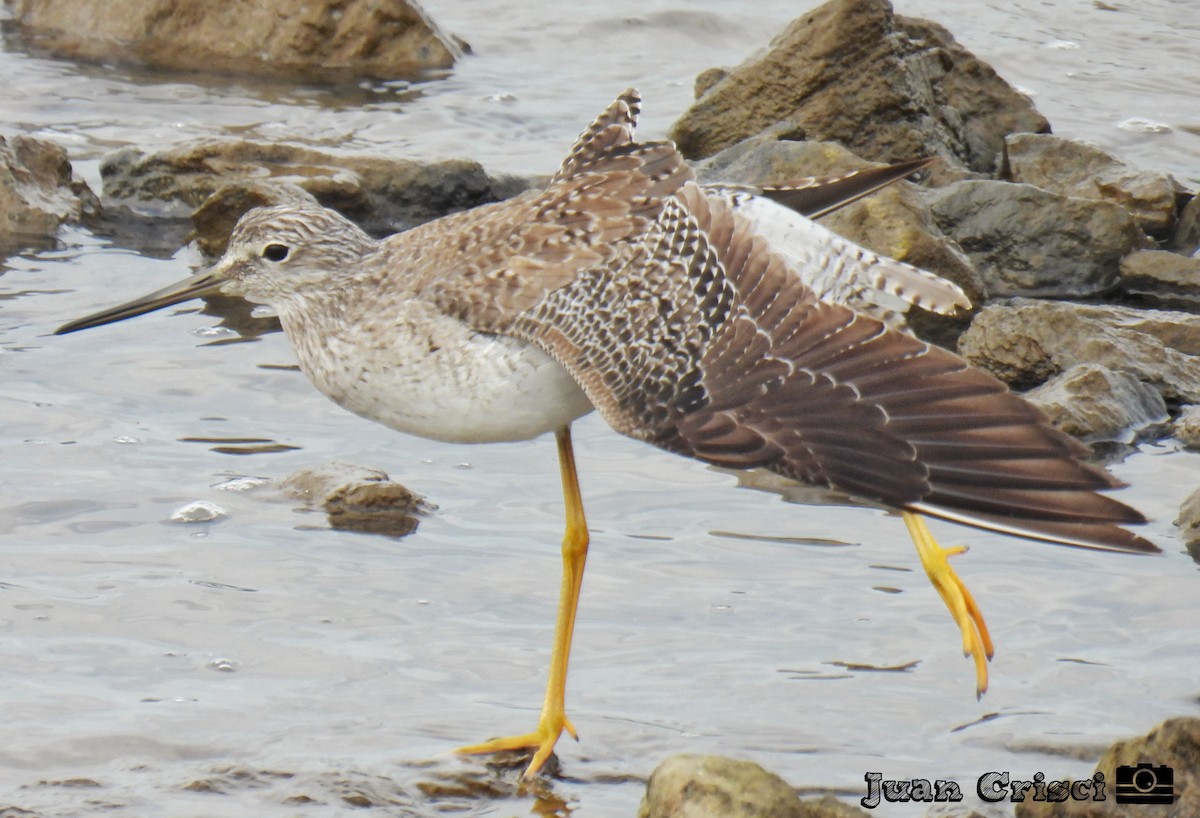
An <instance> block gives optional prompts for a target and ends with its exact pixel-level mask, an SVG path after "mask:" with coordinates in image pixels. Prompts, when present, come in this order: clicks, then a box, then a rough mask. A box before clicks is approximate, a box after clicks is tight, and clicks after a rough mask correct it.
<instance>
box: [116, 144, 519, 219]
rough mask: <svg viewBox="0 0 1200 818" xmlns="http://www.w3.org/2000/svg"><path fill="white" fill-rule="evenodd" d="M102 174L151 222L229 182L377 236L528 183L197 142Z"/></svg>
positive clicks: (278, 148) (123, 162)
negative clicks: (291, 196)
mask: <svg viewBox="0 0 1200 818" xmlns="http://www.w3.org/2000/svg"><path fill="white" fill-rule="evenodd" d="M100 174H101V176H102V177H103V179H104V195H105V197H106V198H107V199H111V200H112V202H113V204H120V205H124V206H127V207H130V208H132V209H134V210H138V211H142V212H149V213H152V214H155V215H177V216H186V215H187V214H189V213H190V212H191V211H192V210H194V209H195V208H197V207H200V205H202V204H203V203H204V201H205V200H206V199H208V197H210V196H212V195H213V194H214V193H216V192H217V191H218V190H220V189H221V188H222V187H224V186H225V185H227V184H231V183H253V182H263V181H267V180H269V181H271V182H274V183H287V184H291V185H295V186H297V187H300V188H302V189H303V190H305V191H306V192H307V193H309V194H310V195H311V196H313V197H314V198H315V199H316V200H317V201H319V202H320V203H321V204H322V205H324V206H326V207H331V208H333V209H335V210H338V211H340V212H341V213H343V214H345V215H346V216H347V217H349V218H351V219H354V220H355V221H357V222H359V223H360V224H361V225H362V226H363V228H364V229H366V230H367V231H368V232H372V233H375V234H379V235H382V234H387V233H394V232H396V231H397V230H400V229H404V228H407V227H411V226H412V225H414V224H419V223H421V222H424V221H428V220H429V219H432V218H436V217H438V216H442V215H445V214H446V213H450V212H453V211H457V210H465V209H468V208H472V207H476V206H478V205H481V204H487V203H488V202H494V201H498V200H500V199H504V198H508V197H509V196H512V195H514V194H515V193H517V192H519V191H520V190H523V189H524V188H525V187H528V186H529V185H530V184H531V181H530V180H526V179H518V178H515V177H508V176H505V177H492V176H489V175H488V174H487V173H486V172H485V171H484V169H483V168H482V167H481V166H480V165H479V163H477V162H473V161H470V160H467V159H449V160H445V161H441V162H429V163H423V162H415V161H412V160H407V159H388V158H385V157H377V156H335V155H333V154H328V153H323V152H321V151H317V150H313V149H311V148H301V147H296V146H293V145H267V144H260V143H255V142H243V141H238V140H201V141H198V142H189V143H185V144H183V145H179V146H176V147H172V148H168V149H167V150H163V151H159V152H157V153H146V152H144V151H142V150H141V149H139V148H124V149H121V150H118V151H115V152H114V153H111V154H109V155H108V156H106V157H105V158H104V161H103V163H102V164H101V166H100Z"/></svg>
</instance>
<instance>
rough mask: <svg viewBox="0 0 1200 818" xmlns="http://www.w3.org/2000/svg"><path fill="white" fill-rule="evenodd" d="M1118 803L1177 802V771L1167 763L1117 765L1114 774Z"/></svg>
mask: <svg viewBox="0 0 1200 818" xmlns="http://www.w3.org/2000/svg"><path fill="white" fill-rule="evenodd" d="M1113 778H1114V780H1115V781H1116V785H1117V793H1116V799H1115V800H1116V802H1117V803H1118V804H1173V803H1175V771H1174V770H1173V769H1171V768H1170V767H1168V766H1167V765H1165V764H1159V765H1157V766H1155V765H1153V764H1150V763H1148V762H1142V763H1141V764H1138V765H1137V766H1134V767H1130V766H1128V765H1123V766H1120V767H1117V769H1116V770H1115V771H1114V775H1113Z"/></svg>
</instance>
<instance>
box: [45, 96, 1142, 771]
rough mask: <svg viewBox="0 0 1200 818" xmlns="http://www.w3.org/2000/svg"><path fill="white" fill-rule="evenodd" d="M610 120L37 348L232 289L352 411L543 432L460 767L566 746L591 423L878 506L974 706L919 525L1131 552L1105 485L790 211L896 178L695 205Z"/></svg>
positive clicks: (691, 188)
mask: <svg viewBox="0 0 1200 818" xmlns="http://www.w3.org/2000/svg"><path fill="white" fill-rule="evenodd" d="M638 105H639V100H638V96H637V94H636V92H634V91H632V90H630V91H627V92H626V93H624V94H622V95H621V96H620V97H619V98H618V99H617V100H616V101H615V102H614V103H613V104H612V105H611V106H610V107H609V108H608V109H607V110H606V111H605V112H604V113H603V114H602V115H601V116H600V117H599V118H598V119H597V120H596V121H595V122H594V123H593V124H592V125H591V126H590V127H589V128H588V129H586V130H585V131H584V132H583V134H582V135H581V136H580V138H579V140H578V141H577V142H576V143H575V145H574V147H572V149H571V151H570V153H569V154H568V156H567V158H566V160H565V161H564V162H563V164H562V167H561V168H560V169H559V171H558V173H557V174H556V175H555V176H554V177H553V179H552V180H551V182H550V183H549V185H548V186H547V187H546V188H545V189H544V190H540V191H531V192H527V193H525V194H523V195H520V196H517V197H516V198H514V199H510V200H508V201H504V202H499V203H496V204H490V205H486V206H483V207H479V208H476V209H474V210H470V211H467V212H464V213H457V214H453V215H450V216H446V217H444V218H441V219H438V220H436V221H433V222H430V223H427V224H425V225H422V226H419V227H416V228H413V229H411V230H409V231H407V232H405V233H400V234H397V235H394V236H391V237H389V238H387V239H384V240H382V241H376V240H375V239H372V238H371V237H369V236H368V235H366V234H365V233H364V232H362V231H361V230H360V229H359V228H357V227H356V226H355V225H353V224H352V223H351V222H349V221H347V220H346V219H345V218H343V217H342V216H340V215H339V214H337V213H335V212H334V211H332V210H328V209H325V208H321V207H315V206H314V207H295V206H277V207H267V208H259V209H255V210H252V211H250V212H248V213H247V214H246V215H245V216H243V217H242V219H241V220H240V221H239V222H238V224H237V227H236V228H235V229H234V231H233V235H232V237H231V239H230V242H229V247H228V250H227V251H226V253H225V255H224V256H223V257H222V258H221V259H220V261H219V262H218V263H217V264H216V265H215V266H213V267H212V268H210V269H209V270H207V271H206V272H203V273H201V274H199V275H197V276H194V277H192V278H189V279H187V280H185V281H183V282H180V283H178V284H176V285H173V286H171V287H167V288H166V289H163V290H159V291H158V292H155V293H152V294H150V295H148V296H145V297H143V298H139V299H137V300H135V301H131V302H129V303H127V304H124V305H122V306H118V307H114V308H112V309H107V310H104V311H102V312H99V313H96V314H94V315H91V316H88V317H86V318H83V319H80V320H78V321H74V322H71V323H69V324H66V325H64V326H63V327H61V328H60V329H59V330H58V332H59V333H67V332H72V331H75V330H80V329H85V328H87V327H94V326H98V325H100V324H106V323H109V322H112V321H117V320H120V319H123V318H129V317H132V316H135V315H140V314H142V313H145V312H149V311H151V310H155V309H158V308H160V307H165V306H168V305H170V304H176V303H179V302H181V301H185V300H187V299H191V298H196V297H201V296H204V295H208V294H213V293H218V292H220V293H225V294H229V295H239V296H243V297H245V298H247V299H249V300H251V301H254V302H260V303H264V304H268V305H270V306H271V307H272V308H273V309H274V310H275V311H276V312H277V313H278V315H279V317H280V320H281V321H282V324H283V328H284V331H285V332H286V334H287V337H288V339H289V340H290V341H291V343H292V345H293V346H294V348H295V350H296V354H297V356H298V358H299V361H300V368H301V369H302V370H303V371H304V373H305V374H306V375H307V376H308V377H309V378H310V379H311V380H312V382H313V383H314V384H315V385H316V387H317V388H318V389H320V390H321V391H322V392H323V393H325V394H326V395H327V396H328V397H330V398H331V399H332V400H334V401H335V402H337V403H339V404H341V405H342V406H344V407H346V408H347V409H349V410H351V411H352V412H356V413H358V414H360V415H362V416H363V417H366V418H368V419H370V420H374V421H377V422H379V423H383V424H385V425H387V426H390V427H392V428H394V429H398V430H400V431H404V432H409V433H411V434H417V435H422V436H425V437H429V438H435V439H438V440H447V441H459V442H469V443H483V442H495V441H511V440H524V439H529V438H533V437H536V436H538V435H541V434H544V433H546V432H553V433H554V434H555V436H556V439H557V444H558V454H559V463H560V468H561V472H562V484H563V493H564V498H565V503H566V533H565V535H564V538H563V577H562V586H561V591H560V600H559V606H558V620H557V625H556V634H555V640H554V649H553V654H552V658H551V662H550V674H549V680H548V683H547V687H546V696H545V701H544V704H543V708H542V713H541V717H540V719H539V721H538V724H537V727H536V728H535V730H534V731H533V732H531V733H527V734H524V735H519V736H513V737H510V738H502V739H494V740H492V741H487V742H484V743H482V744H477V745H473V746H470V747H465V748H463V751H464V752H468V753H490V752H496V751H500V750H506V749H519V748H532V749H534V750H535V752H534V756H533V759H532V761H531V762H530V763H529V766H528V768H527V770H526V775H532V774H535V773H536V772H537V771H538V770H539V769H540V768H541V766H542V764H543V763H544V762H545V760H546V758H547V757H548V756H549V755H550V753H551V751H552V750H553V748H554V746H555V743H556V742H557V740H558V738H559V736H560V735H561V733H562V732H563V731H564V730H565V731H567V732H568V733H570V734H571V735H572V736H575V735H576V733H575V728H574V727H573V726H572V724H571V722H570V721H569V720H568V719H567V716H566V710H565V688H566V675H567V662H568V656H569V651H570V645H571V634H572V630H573V628H574V623H575V613H576V606H577V602H578V598H579V589H580V584H581V582H582V580H583V569H584V561H585V558H586V555H587V547H588V531H587V525H586V522H585V520H584V514H583V501H582V499H581V497H580V492H579V483H578V480H577V477H576V472H575V462H574V456H573V452H572V447H571V437H570V431H569V430H570V424H571V422H572V421H574V420H575V419H576V418H578V417H580V416H581V415H584V414H586V413H587V412H590V411H591V410H592V409H593V408H595V409H597V410H598V411H599V412H600V414H601V415H602V416H603V417H604V419H605V420H606V421H607V422H608V423H609V424H610V425H611V426H612V427H613V428H614V429H616V430H617V431H618V432H621V433H622V434H625V435H629V436H630V437H633V438H637V439H638V440H643V441H646V442H648V443H651V444H653V445H655V446H658V447H660V448H663V449H666V450H669V451H672V452H677V453H679V454H684V455H688V456H690V457H694V458H697V459H700V460H703V461H705V462H708V463H713V464H717V465H720V466H726V467H734V468H745V469H748V468H756V467H761V468H767V469H770V470H772V471H775V472H777V473H779V474H781V475H784V476H786V477H789V478H792V479H795V480H798V481H801V482H804V483H810V484H816V485H824V486H832V487H835V488H838V489H841V490H843V491H846V492H849V493H851V494H855V495H859V496H862V497H865V498H868V499H871V500H874V501H877V502H881V503H884V504H886V505H888V506H891V507H894V508H896V509H898V510H900V512H901V514H902V516H903V519H904V522H905V523H906V525H907V526H908V529H909V532H910V534H911V536H912V539H913V541H914V543H915V544H916V546H917V550H918V553H919V554H920V557H921V561H922V563H923V564H924V566H925V569H926V571H927V573H928V574H929V576H930V578H931V579H932V581H933V583H934V585H935V586H936V587H937V589H938V591H939V593H940V594H941V595H942V597H943V598H944V600H945V602H946V604H947V606H948V607H949V608H950V610H951V613H952V614H953V616H954V618H955V621H956V622H957V623H958V625H959V627H960V628H961V629H962V633H963V645H964V650H965V651H966V652H967V653H968V654H970V655H971V656H972V657H973V658H974V661H975V667H976V679H977V690H978V691H979V692H982V690H983V689H984V688H985V686H986V683H987V664H986V662H987V658H989V657H990V656H991V652H992V646H991V641H990V639H989V637H988V633H987V628H986V626H985V623H984V620H983V617H982V616H981V615H980V613H979V610H978V608H977V607H976V605H975V602H974V600H973V599H972V598H971V595H970V593H969V592H968V591H967V589H966V588H965V586H964V585H963V584H962V582H961V581H960V580H959V578H958V577H957V575H956V574H955V572H954V571H953V570H952V569H951V568H950V566H949V564H948V562H947V556H948V555H950V554H952V553H955V551H954V550H953V549H952V550H944V549H942V548H941V547H940V546H939V545H938V544H937V543H936V542H935V541H934V539H933V537H932V536H931V535H930V533H929V531H928V529H927V528H926V526H925V523H924V520H923V518H922V516H921V515H931V516H935V517H941V518H944V519H948V520H952V521H955V522H960V523H965V524H967V525H972V526H977V527H979V528H984V529H991V530H996V531H1001V532H1005V533H1010V534H1016V535H1020V536H1025V537H1032V538H1036V539H1041V540H1046V541H1049V542H1056V543H1066V544H1069V545H1080V546H1090V547H1099V548H1109V549H1115V550H1123V551H1155V550H1157V549H1156V548H1155V547H1154V546H1153V545H1152V544H1151V543H1149V542H1148V541H1146V540H1145V539H1143V538H1141V537H1138V536H1136V535H1134V534H1133V533H1131V532H1129V531H1127V530H1125V529H1123V528H1121V527H1120V526H1121V525H1123V524H1131V523H1140V522H1144V519H1143V517H1142V515H1141V514H1139V513H1138V512H1137V511H1135V510H1134V509H1132V508H1130V507H1128V506H1126V505H1124V504H1122V503H1120V502H1118V501H1116V500H1113V499H1111V498H1109V497H1107V496H1105V495H1102V494H1100V493H1098V492H1099V491H1102V490H1105V489H1111V488H1114V487H1117V486H1118V485H1119V484H1118V483H1117V481H1116V480H1115V479H1113V478H1112V477H1111V476H1110V475H1108V474H1107V473H1106V472H1104V471H1102V470H1100V469H1098V468H1095V467H1092V466H1089V465H1087V464H1085V463H1083V462H1081V457H1083V456H1084V455H1085V454H1086V453H1087V450H1086V448H1085V447H1084V446H1083V445H1081V444H1080V443H1078V442H1076V441H1075V440H1073V439H1071V438H1069V437H1067V436H1066V435H1064V434H1061V433H1060V432H1058V431H1055V430H1054V429H1053V428H1051V427H1050V426H1049V425H1048V424H1047V423H1046V421H1045V419H1044V418H1043V416H1042V415H1041V413H1040V412H1039V411H1038V410H1037V409H1035V408H1034V407H1033V406H1032V405H1030V404H1029V403H1027V402H1026V401H1024V400H1023V399H1021V398H1020V397H1018V396H1016V395H1014V394H1012V393H1011V392H1010V391H1009V390H1008V389H1007V387H1005V386H1004V385H1003V384H1002V383H1000V382H999V381H997V380H996V379H995V378H993V377H991V376H990V375H988V374H986V373H984V372H982V371H980V370H979V369H976V368H974V367H971V366H970V365H968V364H967V363H966V362H965V361H963V360H962V359H961V358H959V357H957V356H956V355H954V354H952V353H950V352H947V351H945V350H943V349H941V348H938V347H936V346H933V345H931V344H929V343H926V342H924V341H921V340H919V339H918V338H916V337H914V336H913V335H911V334H909V333H908V332H906V331H904V330H903V329H901V328H898V327H894V326H889V323H891V324H896V323H898V319H897V316H898V314H899V313H898V309H897V305H900V306H903V305H905V304H906V303H911V302H917V303H920V304H922V305H923V306H926V307H928V308H930V309H933V310H937V311H943V312H948V311H953V310H954V309H956V308H958V307H961V306H966V299H965V298H964V297H963V295H962V292H961V291H960V290H959V289H958V288H957V287H955V286H954V285H952V284H950V283H948V282H945V281H943V280H941V279H939V278H937V277H936V276H933V275H931V274H929V273H925V272H923V271H920V270H917V269H915V268H913V267H909V266H907V265H904V264H900V263H899V262H895V261H892V260H890V259H883V258H879V257H878V256H876V255H874V254H872V253H870V252H869V251H867V250H864V249H862V248H860V247H857V246H856V245H853V244H851V243H850V242H848V241H846V240H845V239H841V238H839V237H835V236H833V234H831V233H829V232H828V231H825V230H823V229H822V228H820V227H819V226H817V225H815V224H814V223H813V222H811V221H808V220H806V219H804V218H802V217H801V216H798V215H796V214H795V213H794V209H799V210H802V211H810V212H817V211H821V210H824V209H826V208H827V207H830V206H833V205H836V204H837V203H838V202H839V201H843V200H847V199H850V198H854V197H855V196H857V195H858V194H859V193H861V192H863V191H867V190H870V189H873V188H874V187H878V186H880V185H881V184H886V183H887V182H889V181H892V180H894V179H896V178H899V177H900V176H904V175H907V174H908V173H909V172H911V171H912V170H913V169H914V168H915V167H917V166H918V165H919V164H921V163H913V164H911V165H901V166H897V167H895V168H890V169H887V168H885V169H882V170H877V171H869V172H865V173H862V174H856V175H851V176H848V177H843V178H841V179H826V180H822V181H819V182H811V183H808V184H805V185H794V186H791V187H787V188H777V189H768V190H764V191H748V190H745V189H740V188H736V187H711V188H706V187H701V186H699V185H698V184H697V183H696V182H695V181H694V179H693V175H692V171H691V170H690V169H689V167H688V166H687V164H686V163H685V162H684V160H683V158H682V157H681V156H680V155H679V153H678V152H677V151H676V150H675V147H674V146H673V145H672V144H671V143H669V142H642V143H638V142H635V141H634V138H633V129H634V125H635V123H636V118H637V113H638ZM806 190H807V191H808V193H807V194H806V193H805V191H806ZM780 202H782V203H783V204H785V205H791V206H792V208H793V209H792V210H789V209H786V208H784V207H782V206H781V205H780V204H779V203H780ZM781 214H782V216H783V218H780V216H781ZM873 314H874V315H873Z"/></svg>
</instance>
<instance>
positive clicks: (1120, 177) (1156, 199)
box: [1004, 133, 1179, 238]
mask: <svg viewBox="0 0 1200 818" xmlns="http://www.w3.org/2000/svg"><path fill="white" fill-rule="evenodd" d="M1004 154H1005V169H1004V170H1005V174H1004V176H1005V178H1006V179H1008V180H1010V181H1013V182H1023V183H1025V184H1030V185H1035V186H1036V187H1040V188H1042V189H1043V190H1049V191H1051V192H1052V193H1059V194H1061V195H1063V196H1074V197H1076V198H1081V199H1099V200H1102V201H1107V202H1112V203H1113V204H1117V205H1120V206H1121V207H1123V208H1125V210H1127V211H1129V213H1130V215H1132V216H1133V218H1134V221H1136V222H1137V224H1138V227H1140V228H1141V229H1142V230H1143V231H1144V232H1145V233H1146V234H1147V235H1150V236H1155V237H1159V238H1165V237H1166V236H1168V235H1170V233H1171V230H1172V229H1173V228H1174V226H1175V211H1176V198H1177V196H1178V191H1179V186H1178V184H1177V183H1176V182H1175V180H1174V179H1172V178H1171V177H1170V176H1169V175H1168V174H1165V173H1153V172H1151V171H1143V170H1138V169H1137V168H1134V167H1131V166H1129V165H1127V164H1125V163H1124V162H1122V161H1120V160H1119V159H1116V158H1114V157H1113V156H1112V155H1110V154H1108V153H1106V152H1104V151H1102V150H1101V149H1100V148H1097V147H1094V146H1092V145H1088V144H1087V143H1085V142H1080V141H1078V140H1074V139H1064V138H1063V137H1061V136H1054V135H1052V134H1032V133H1021V134H1011V135H1009V136H1008V137H1006V138H1005V140H1004Z"/></svg>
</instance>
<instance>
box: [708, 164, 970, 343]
mask: <svg viewBox="0 0 1200 818" xmlns="http://www.w3.org/2000/svg"><path fill="white" fill-rule="evenodd" d="M932 161H933V160H931V159H916V160H912V161H909V162H900V163H897V164H895V165H883V166H880V167H874V168H864V169H862V170H857V171H851V172H850V173H845V174H841V175H839V176H826V177H811V178H808V179H804V180H800V181H797V182H795V183H793V184H791V185H788V186H785V187H766V188H762V189H761V190H756V189H753V188H746V187H739V186H729V185H705V186H704V191H705V193H707V194H708V195H709V196H710V197H712V198H716V199H720V200H722V201H723V202H724V203H725V204H727V205H728V206H730V207H732V208H733V210H734V211H735V212H736V213H737V214H738V215H739V216H741V217H743V218H745V219H746V220H748V221H749V222H750V229H751V230H753V232H755V233H757V234H758V235H760V236H762V237H763V238H765V239H766V240H767V243H768V244H769V245H770V246H771V248H772V250H774V251H775V252H776V253H778V254H780V255H781V256H783V257H784V259H785V260H786V261H787V262H788V264H789V266H790V269H791V270H792V272H793V273H794V274H795V275H797V276H799V277H800V279H801V280H802V281H803V282H804V283H805V284H806V285H807V286H808V287H809V288H810V289H811V290H812V291H813V292H814V294H815V295H816V296H817V298H819V299H820V300H822V301H832V302H834V303H836V304H845V305H846V306H848V307H852V308H853V309H855V310H857V311H859V312H862V313H866V314H867V315H870V316H873V317H875V318H878V319H880V320H881V321H883V322H885V323H886V324H888V325H889V326H896V327H898V326H903V325H904V313H905V312H906V311H907V310H908V308H909V307H910V306H916V307H921V308H923V309H926V310H929V311H930V312H936V313H940V314H942V315H953V314H954V313H957V312H959V311H960V310H967V309H970V307H971V302H970V299H968V298H967V296H966V294H965V293H964V292H963V291H962V289H961V288H960V287H959V286H958V285H957V284H954V283H953V282H951V281H947V280H946V279H944V278H941V277H940V276H936V275H934V274H933V273H929V272H926V271H925V270H922V269H920V268H918V267H914V266H912V265H911V264H905V263H904V262H902V261H897V260H896V259H892V258H888V257H886V256H881V255H879V254H878V253H875V252H872V251H871V250H868V249H867V248H865V247H861V246H859V245H858V244H855V243H854V242H852V241H850V240H849V239H846V238H843V237H842V236H839V235H838V234H836V233H834V232H833V231H831V230H829V229H827V228H825V227H822V226H821V225H819V224H817V223H816V222H815V221H813V219H816V218H819V217H820V216H823V215H825V214H828V213H831V212H832V211H834V210H837V209H838V208H840V207H844V206H845V205H847V204H850V203H851V202H855V201H858V200H859V199H861V198H863V197H864V196H868V195H870V194H871V193H875V192H876V191H878V190H880V189H882V188H884V187H886V186H888V185H890V184H893V183H895V182H898V181H900V180H901V179H904V178H906V177H908V176H910V175H912V174H913V173H914V172H916V171H918V170H920V169H921V168H924V167H927V166H928V165H929V164H930V163H931V162H932Z"/></svg>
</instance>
